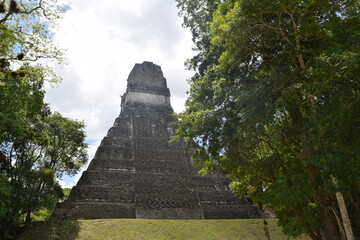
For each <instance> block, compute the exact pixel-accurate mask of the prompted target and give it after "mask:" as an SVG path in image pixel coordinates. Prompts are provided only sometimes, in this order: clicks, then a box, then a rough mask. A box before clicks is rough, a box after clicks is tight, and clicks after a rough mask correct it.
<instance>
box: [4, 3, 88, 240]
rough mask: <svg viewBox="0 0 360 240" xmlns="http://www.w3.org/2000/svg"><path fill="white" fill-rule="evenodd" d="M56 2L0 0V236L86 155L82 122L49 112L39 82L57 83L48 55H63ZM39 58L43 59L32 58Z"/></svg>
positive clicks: (57, 195)
mask: <svg viewBox="0 0 360 240" xmlns="http://www.w3.org/2000/svg"><path fill="white" fill-rule="evenodd" d="M63 12H64V8H63V7H62V6H60V5H59V4H57V1H56V0H27V1H21V0H19V1H14V0H3V1H1V2H0V36H1V37H0V39H1V40H0V44H1V48H0V106H1V108H0V233H1V234H0V238H1V239H3V238H5V239H6V238H11V237H12V236H14V235H15V234H16V232H14V230H13V229H14V226H16V225H17V224H19V223H22V222H25V223H28V222H30V221H31V213H32V212H34V211H36V210H38V209H41V208H44V207H45V208H50V209H51V208H52V207H53V206H54V204H55V203H56V202H57V201H58V200H59V199H61V198H62V196H63V191H62V189H61V187H60V185H59V183H58V181H57V179H58V178H60V177H61V176H62V174H63V173H67V174H70V175H72V174H75V173H76V172H77V171H78V170H79V169H80V168H81V166H83V165H84V164H85V162H86V160H87V155H86V147H87V145H86V143H85V142H84V140H85V131H84V127H85V125H84V123H83V122H79V121H76V120H70V119H67V118H65V117H62V116H61V115H60V114H59V113H52V112H51V110H50V108H49V106H48V105H47V104H46V103H45V102H44V95H45V91H44V84H45V82H51V83H53V82H59V80H60V78H59V77H58V76H56V75H55V74H54V72H53V71H52V68H51V65H49V63H50V62H49V61H53V62H54V61H56V62H59V63H63V62H64V57H63V52H62V51H61V50H60V49H59V48H58V47H57V46H56V45H55V44H54V42H53V34H54V31H55V30H56V21H57V20H58V19H59V18H60V17H61V14H62V13H63ZM40 59H45V60H42V61H39V60H40Z"/></svg>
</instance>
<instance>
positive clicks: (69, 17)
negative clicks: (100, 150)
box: [45, 0, 194, 187]
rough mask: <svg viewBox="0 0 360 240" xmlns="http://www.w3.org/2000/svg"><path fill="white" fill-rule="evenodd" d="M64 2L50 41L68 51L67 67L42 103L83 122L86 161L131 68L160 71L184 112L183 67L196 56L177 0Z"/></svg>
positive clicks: (71, 180) (68, 183)
mask: <svg viewBox="0 0 360 240" xmlns="http://www.w3.org/2000/svg"><path fill="white" fill-rule="evenodd" d="M62 2H63V3H65V4H66V5H68V6H69V10H68V11H67V12H66V13H65V14H64V18H63V19H62V20H61V21H60V22H59V31H58V32H57V33H56V34H55V38H54V40H55V42H56V43H57V44H58V45H59V46H60V47H62V48H64V49H66V56H67V60H68V62H69V64H67V65H65V66H63V67H56V72H57V74H58V75H59V76H61V77H62V78H63V80H62V82H61V83H60V84H58V86H56V87H50V86H48V87H47V89H46V97H45V101H46V102H47V103H49V104H50V106H51V108H52V110H53V111H58V112H60V113H61V114H62V115H63V116H65V117H68V118H71V119H77V120H82V121H84V122H85V124H86V129H85V130H86V132H87V139H86V142H87V143H88V144H89V145H90V147H89V149H88V154H89V162H90V160H91V159H92V158H93V156H94V154H95V152H96V149H97V147H98V146H99V144H100V142H101V140H102V138H103V137H104V136H105V135H106V134H107V131H108V129H109V128H110V127H111V126H112V124H113V122H114V121H115V118H116V117H117V116H118V115H119V113H120V100H121V98H120V95H122V94H124V93H125V90H126V83H127V77H128V75H129V73H130V71H131V69H132V68H133V67H134V65H135V63H142V62H143V61H151V62H153V63H155V64H157V65H159V66H161V69H162V71H163V74H164V77H165V78H166V79H167V84H168V87H169V89H170V93H171V104H172V107H173V108H174V111H175V112H181V111H183V110H184V109H185V107H184V102H185V99H186V96H187V95H186V91H187V90H188V89H189V86H188V84H187V82H186V80H187V79H189V78H190V77H191V76H192V75H193V72H191V71H188V70H186V69H185V66H184V62H185V61H186V59H187V58H190V57H191V56H193V55H194V52H193V51H192V47H193V44H192V42H191V34H190V31H189V30H188V29H184V28H182V27H181V23H182V19H181V17H179V16H178V15H177V12H178V10H177V8H176V2H175V0H129V1H116V0H101V1H98V0H97V1H95V0H62ZM86 168H87V166H85V167H84V168H83V169H82V171H83V170H84V169H86ZM82 171H81V172H80V173H79V174H78V175H76V176H73V177H69V176H65V177H63V179H61V180H60V183H61V184H62V186H63V187H72V186H74V185H75V184H76V182H77V181H78V179H79V178H80V176H81V173H82Z"/></svg>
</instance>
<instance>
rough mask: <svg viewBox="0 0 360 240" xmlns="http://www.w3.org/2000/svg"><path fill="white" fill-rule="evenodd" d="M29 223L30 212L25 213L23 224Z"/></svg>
mask: <svg viewBox="0 0 360 240" xmlns="http://www.w3.org/2000/svg"><path fill="white" fill-rule="evenodd" d="M30 222H31V211H27V213H26V218H25V224H26V225H27V224H29V223H30Z"/></svg>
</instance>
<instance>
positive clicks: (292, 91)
mask: <svg viewBox="0 0 360 240" xmlns="http://www.w3.org/2000/svg"><path fill="white" fill-rule="evenodd" d="M184 2H190V1H178V3H180V4H182V6H190V5H184ZM202 2H208V1H202ZM213 4H214V5H216V10H214V11H212V12H210V13H209V14H210V15H211V18H208V19H211V21H209V22H208V25H207V30H206V31H207V32H209V34H205V35H206V38H208V39H209V46H208V47H207V48H206V49H205V50H204V51H203V52H202V53H201V54H202V55H204V56H212V57H213V58H212V59H213V60H212V62H211V63H210V64H207V65H206V70H205V71H204V70H200V69H199V68H197V74H196V75H195V76H194V77H193V78H192V79H191V80H190V84H191V89H190V96H189V98H188V100H187V103H186V105H187V109H186V110H185V112H183V113H182V114H180V115H179V119H180V120H179V122H178V125H179V130H178V135H179V136H180V137H184V138H185V139H186V140H187V142H188V145H189V147H190V148H192V149H195V151H194V153H195V154H194V157H195V158H197V159H198V160H199V161H200V163H201V164H202V165H203V166H204V167H205V169H206V168H208V169H211V168H220V169H223V170H225V171H226V172H227V173H228V174H229V176H230V177H231V178H232V179H233V180H234V182H233V188H234V189H235V191H236V192H237V193H238V194H241V195H250V196H252V197H253V199H254V200H255V201H257V202H259V203H260V204H261V205H269V206H271V207H272V208H274V210H275V212H276V214H277V217H278V218H279V223H280V225H282V227H283V229H284V231H285V232H286V233H287V234H289V235H290V236H297V235H299V234H302V233H307V234H308V235H309V236H310V237H311V238H312V239H341V238H342V239H346V237H347V236H346V234H345V232H346V231H344V225H343V220H342V218H341V215H340V211H339V207H338V203H337V199H336V197H335V196H336V195H335V194H336V193H340V192H341V193H343V196H344V199H345V202H346V205H347V207H348V208H350V209H351V210H352V211H350V212H351V214H350V219H351V220H352V224H353V226H354V228H355V229H359V227H360V224H359V220H358V219H360V212H359V208H358V206H359V201H358V199H359V194H360V192H359V186H360V185H359V184H360V178H359V174H358V173H359V172H360V158H359V151H360V148H359V146H360V144H359V139H358V137H357V136H358V134H359V131H360V129H359V126H360V124H359V123H360V116H359V112H358V111H357V110H356V109H359V107H360V92H359V89H360V88H359V86H360V81H359V75H358V72H359V67H360V65H359V58H360V54H359V52H360V51H359V50H360V49H359V48H360V45H359V42H360V41H359V40H360V39H359V38H360V35H359V33H360V27H359V26H360V24H359V23H360V22H359V21H360V20H359V19H360V18H359V12H360V5H359V2H358V1H300V0H290V1H272V0H268V1H260V0H259V1H257V0H255V1H254V0H252V1H247V0H241V1H236V0H231V1H230V0H229V1H221V3H219V2H217V3H213ZM182 11H183V12H182V13H183V14H184V16H185V17H186V16H187V14H189V12H191V11H192V10H191V9H190V10H189V9H186V8H185V9H182ZM192 20H193V21H197V20H196V19H195V18H193V19H192ZM187 26H189V27H192V25H191V24H187ZM193 30H196V31H197V30H198V29H193ZM197 35H198V36H202V35H201V33H198V34H197ZM219 53H220V54H219ZM200 62H201V63H204V62H205V61H202V60H200ZM201 63H199V64H197V66H201ZM334 178H335V179H336V182H337V184H334V181H333V179H334Z"/></svg>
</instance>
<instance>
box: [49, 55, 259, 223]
mask: <svg viewBox="0 0 360 240" xmlns="http://www.w3.org/2000/svg"><path fill="white" fill-rule="evenodd" d="M172 113H173V109H172V107H171V105H170V91H169V89H168V88H167V84H166V79H165V78H164V76H163V74H162V71H161V68H160V67H159V66H157V65H155V64H153V63H152V62H144V63H142V64H136V65H135V67H134V68H133V70H132V71H131V73H130V75H129V78H128V80H127V90H126V92H125V94H124V95H123V96H122V102H121V112H120V115H119V117H118V118H116V120H115V122H114V125H113V126H112V127H111V128H110V129H109V131H108V133H107V135H106V136H105V137H104V139H103V140H102V142H101V145H100V146H99V148H98V149H97V152H96V154H95V157H94V159H93V160H92V161H91V163H90V165H89V167H88V169H87V170H86V171H84V173H83V174H82V176H81V178H80V180H79V182H78V183H77V185H76V186H75V187H74V188H73V189H72V191H71V194H70V196H69V198H68V199H67V200H66V201H65V202H64V203H61V204H59V205H58V206H57V208H56V210H55V212H54V215H53V217H54V218H56V219H94V218H148V219H225V218H257V217H259V214H258V212H257V210H256V207H254V206H253V205H251V203H249V202H248V201H247V200H245V199H239V198H237V197H234V196H233V195H232V194H231V191H230V189H229V187H228V184H229V179H227V178H226V177H225V176H224V175H222V174H221V173H214V174H211V175H208V176H199V175H198V174H197V172H198V170H199V169H195V168H194V167H192V164H191V159H190V158H189V157H188V156H187V155H186V154H185V153H184V147H183V144H182V143H179V142H177V143H169V140H170V136H171V135H173V134H174V133H175V127H174V125H173V124H172V122H173V121H174V119H173V118H172V116H171V114H172Z"/></svg>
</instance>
